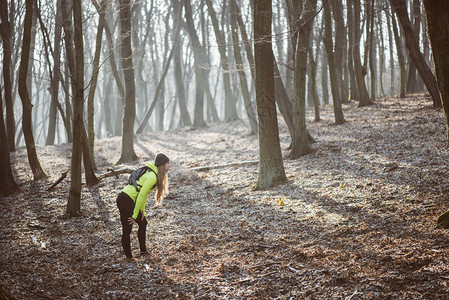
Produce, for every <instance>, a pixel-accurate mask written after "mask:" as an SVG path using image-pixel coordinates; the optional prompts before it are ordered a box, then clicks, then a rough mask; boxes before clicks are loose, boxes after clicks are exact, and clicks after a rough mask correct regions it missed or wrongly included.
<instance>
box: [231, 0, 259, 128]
mask: <svg viewBox="0 0 449 300" xmlns="http://www.w3.org/2000/svg"><path fill="white" fill-rule="evenodd" d="M230 5H231V8H230V13H231V34H232V44H233V46H234V59H235V63H236V66H237V73H238V75H239V79H240V87H241V90H242V96H243V102H244V104H245V110H246V114H247V116H248V120H249V124H250V127H251V134H257V116H256V111H255V109H254V106H253V104H252V102H251V96H250V94H249V89H248V81H247V79H246V74H245V70H244V68H243V60H242V56H241V54H240V53H241V52H240V46H239V42H240V41H239V37H238V32H237V17H236V16H237V13H238V10H237V7H236V6H237V4H236V3H235V1H231V4H230Z"/></svg>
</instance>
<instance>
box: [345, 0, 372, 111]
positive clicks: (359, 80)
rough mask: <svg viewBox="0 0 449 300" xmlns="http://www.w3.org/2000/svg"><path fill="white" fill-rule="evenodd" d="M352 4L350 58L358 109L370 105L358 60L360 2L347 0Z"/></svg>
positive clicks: (364, 71)
mask: <svg viewBox="0 0 449 300" xmlns="http://www.w3.org/2000/svg"><path fill="white" fill-rule="evenodd" d="M347 1H353V3H354V48H353V52H352V58H353V59H354V73H355V80H356V84H357V94H358V96H359V98H358V100H359V107H363V106H367V105H372V104H373V102H371V100H370V97H369V94H368V91H367V90H366V85H365V78H364V77H365V75H366V70H364V69H363V67H362V60H361V58H360V1H361V0H347Z"/></svg>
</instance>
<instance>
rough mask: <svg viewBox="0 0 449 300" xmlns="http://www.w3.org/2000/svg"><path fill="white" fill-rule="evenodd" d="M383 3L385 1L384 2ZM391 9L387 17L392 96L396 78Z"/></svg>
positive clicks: (386, 14)
mask: <svg viewBox="0 0 449 300" xmlns="http://www.w3.org/2000/svg"><path fill="white" fill-rule="evenodd" d="M382 4H383V3H382ZM389 14H390V11H385V18H386V19H387V30H388V48H389V54H390V96H393V95H394V86H395V78H394V76H395V75H394V74H395V72H394V57H393V50H394V49H393V38H394V37H393V33H392V30H391V27H392V26H393V25H392V24H391V18H390V16H389Z"/></svg>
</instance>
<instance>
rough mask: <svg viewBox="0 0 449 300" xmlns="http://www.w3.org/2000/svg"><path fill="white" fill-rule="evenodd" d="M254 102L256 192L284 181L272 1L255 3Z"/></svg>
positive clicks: (265, 0) (261, 0)
mask: <svg viewBox="0 0 449 300" xmlns="http://www.w3.org/2000/svg"><path fill="white" fill-rule="evenodd" d="M253 12H254V15H253V17H254V54H255V55H254V56H255V73H256V103H257V114H258V117H259V153H260V154H259V176H258V180H257V184H256V186H255V188H256V189H265V188H270V187H272V186H275V185H277V184H280V183H283V182H285V181H286V177H285V171H284V166H283V163H282V153H281V147H280V141H279V128H278V122H277V113H276V104H275V96H274V73H273V62H274V61H273V52H272V51H273V50H272V48H271V17H272V8H271V0H254V3H253Z"/></svg>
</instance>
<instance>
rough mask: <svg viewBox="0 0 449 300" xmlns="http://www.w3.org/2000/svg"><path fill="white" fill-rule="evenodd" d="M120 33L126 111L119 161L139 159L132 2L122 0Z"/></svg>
mask: <svg viewBox="0 0 449 300" xmlns="http://www.w3.org/2000/svg"><path fill="white" fill-rule="evenodd" d="M119 3H120V35H121V37H122V43H121V47H120V49H121V58H122V59H121V60H122V68H123V78H124V79H125V80H124V81H125V99H126V102H125V103H126V104H125V111H124V114H123V135H122V154H121V157H120V159H119V161H118V162H117V163H118V164H120V163H125V162H133V161H135V160H136V159H137V155H136V152H134V120H135V118H136V87H135V82H134V67H133V58H132V48H131V3H130V1H129V0H120V2H119Z"/></svg>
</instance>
